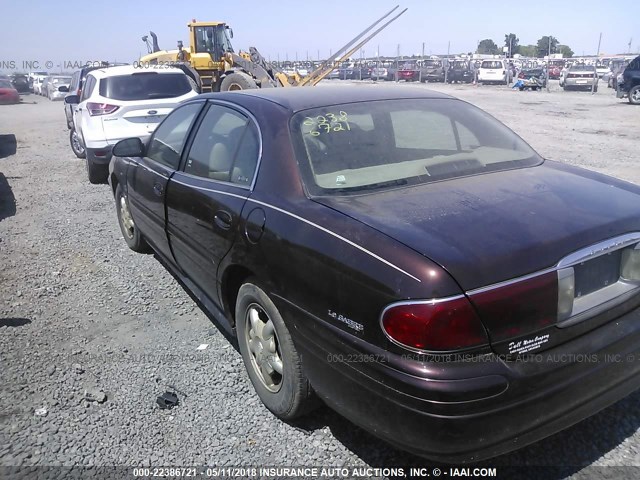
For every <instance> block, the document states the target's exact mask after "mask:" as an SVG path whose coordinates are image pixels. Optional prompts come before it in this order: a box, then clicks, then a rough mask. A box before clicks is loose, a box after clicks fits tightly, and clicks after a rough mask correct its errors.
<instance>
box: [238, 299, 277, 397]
mask: <svg viewBox="0 0 640 480" xmlns="http://www.w3.org/2000/svg"><path fill="white" fill-rule="evenodd" d="M245 322H246V328H245V332H246V333H245V339H244V340H245V342H246V343H247V346H248V349H249V352H250V353H251V366H252V367H253V369H254V370H255V373H256V374H257V376H258V378H259V379H260V381H261V382H262V384H263V385H264V386H265V387H266V388H267V390H269V391H270V392H272V393H277V392H278V391H279V390H280V388H281V387H282V380H283V376H282V375H283V371H284V365H283V362H282V355H281V352H280V344H279V341H278V335H277V333H276V330H275V327H274V325H273V322H272V321H271V319H270V318H269V315H267V313H266V312H265V311H264V309H263V308H262V307H261V306H260V305H258V304H256V303H252V304H251V305H249V308H247V313H246V315H245Z"/></svg>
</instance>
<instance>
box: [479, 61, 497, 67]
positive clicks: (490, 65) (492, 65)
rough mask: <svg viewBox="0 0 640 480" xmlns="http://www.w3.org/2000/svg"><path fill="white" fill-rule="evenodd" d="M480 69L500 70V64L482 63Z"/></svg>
mask: <svg viewBox="0 0 640 480" xmlns="http://www.w3.org/2000/svg"><path fill="white" fill-rule="evenodd" d="M480 68H502V62H482V65H481V66H480Z"/></svg>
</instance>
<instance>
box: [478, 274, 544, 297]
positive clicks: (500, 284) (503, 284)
mask: <svg viewBox="0 0 640 480" xmlns="http://www.w3.org/2000/svg"><path fill="white" fill-rule="evenodd" d="M555 271H556V267H551V268H545V269H544V270H539V271H537V272H534V273H530V274H528V275H523V276H522V277H516V278H512V279H510V280H505V281H504V282H498V283H493V284H491V285H487V286H486V287H479V288H474V289H473V290H468V291H467V292H466V294H467V295H477V294H478V293H484V292H488V291H490V290H495V289H496V288H502V287H508V286H509V285H512V284H514V283H519V282H524V281H525V280H531V279H532V278H536V277H539V276H541V275H545V274H547V273H551V272H555Z"/></svg>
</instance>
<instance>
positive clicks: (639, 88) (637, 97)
mask: <svg viewBox="0 0 640 480" xmlns="http://www.w3.org/2000/svg"><path fill="white" fill-rule="evenodd" d="M629 103H631V104H633V105H640V85H636V86H635V87H633V88H631V90H629Z"/></svg>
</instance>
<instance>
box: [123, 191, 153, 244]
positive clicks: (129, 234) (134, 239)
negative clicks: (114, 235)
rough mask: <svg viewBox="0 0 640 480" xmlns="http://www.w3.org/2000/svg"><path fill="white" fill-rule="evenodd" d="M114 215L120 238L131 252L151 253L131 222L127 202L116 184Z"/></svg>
mask: <svg viewBox="0 0 640 480" xmlns="http://www.w3.org/2000/svg"><path fill="white" fill-rule="evenodd" d="M115 200H116V214H117V215H118V225H120V231H121V232H122V238H124V241H125V242H127V245H128V246H129V248H130V249H131V250H133V251H134V252H138V253H148V252H150V251H151V248H150V247H149V244H148V243H147V242H146V240H145V239H144V237H143V236H142V234H141V233H140V230H138V227H137V226H136V225H135V223H134V222H133V218H132V217H131V211H130V210H129V200H128V199H127V196H126V195H125V194H124V192H123V191H122V187H121V186H120V185H119V184H118V186H117V187H116V194H115Z"/></svg>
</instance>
